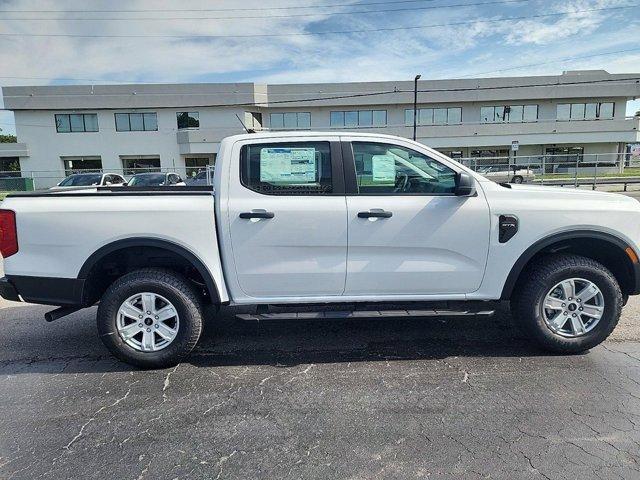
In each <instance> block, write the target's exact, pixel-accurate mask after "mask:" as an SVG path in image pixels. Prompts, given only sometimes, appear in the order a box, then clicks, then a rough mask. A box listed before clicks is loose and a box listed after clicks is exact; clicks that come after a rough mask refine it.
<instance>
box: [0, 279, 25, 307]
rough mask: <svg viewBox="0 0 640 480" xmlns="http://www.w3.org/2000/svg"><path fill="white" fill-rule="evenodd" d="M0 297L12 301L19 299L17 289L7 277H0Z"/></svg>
mask: <svg viewBox="0 0 640 480" xmlns="http://www.w3.org/2000/svg"><path fill="white" fill-rule="evenodd" d="M0 297H2V298H4V299H5V300H11V301H12V302H19V301H20V296H19V295H18V290H16V287H14V286H13V284H12V283H11V282H10V281H9V279H8V278H7V277H2V278H0Z"/></svg>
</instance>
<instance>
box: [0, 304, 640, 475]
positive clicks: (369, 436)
mask: <svg viewBox="0 0 640 480" xmlns="http://www.w3.org/2000/svg"><path fill="white" fill-rule="evenodd" d="M1 306H2V307H3V308H1V309H0V325H1V326H2V328H1V329H0V412H2V415H1V416H0V478H3V479H10V478H11V479H23V478H28V479H33V478H51V479H60V478H131V479H144V478H149V479H156V478H170V479H173V478H208V479H211V478H213V479H223V478H351V479H378V478H379V479H382V478H394V479H396V478H425V477H429V478H437V479H454V478H455V479H458V478H465V479H467V478H493V479H544V478H547V479H563V478H566V479H575V478H581V479H589V478H606V479H609V478H611V479H614V478H624V479H629V478H640V327H639V326H638V323H639V322H638V320H639V312H640V299H636V298H632V299H631V301H630V303H629V305H628V306H627V307H626V308H625V311H624V316H623V320H622V322H621V325H620V326H619V327H618V329H617V330H616V332H614V335H613V336H612V338H611V339H610V340H609V341H607V342H606V343H605V344H603V345H602V346H600V347H598V348H595V349H594V350H592V351H591V352H589V353H587V354H584V355H576V356H557V355H548V354H544V353H542V352H540V351H538V350H536V349H535V348H533V347H532V346H531V345H529V344H528V343H527V342H526V341H525V339H524V338H523V337H522V335H521V334H520V332H519V331H518V330H517V328H515V327H514V326H513V325H512V320H511V317H510V315H509V313H508V310H507V309H500V310H499V311H498V313H497V314H496V315H495V316H494V317H492V318H489V319H484V318H477V319H476V318H446V319H445V318H401V319H394V318H381V319H380V318H376V319H373V318H370V319H367V318H358V319H349V320H321V321H309V320H305V321H297V322H295V321H264V322H261V323H247V322H242V321H239V320H234V319H233V315H232V314H233V312H232V311H230V310H225V311H224V314H223V315H222V316H221V318H220V320H219V322H218V323H217V324H216V325H211V326H209V327H208V329H207V331H206V332H205V335H204V337H203V339H202V340H201V342H200V344H199V346H198V348H197V350H196V351H195V352H194V354H193V355H192V356H191V357H190V358H189V360H188V361H187V362H185V363H182V364H180V365H179V366H178V367H176V368H173V369H167V370H158V371H138V370H136V369H133V368H131V367H129V366H127V365H125V364H122V363H119V362H118V361H117V360H115V359H113V358H112V357H111V356H110V355H109V354H108V352H107V351H106V350H105V348H104V347H103V346H102V344H101V343H100V341H99V340H98V338H97V336H96V330H95V323H94V315H95V309H87V310H84V311H80V312H77V313H75V314H73V315H71V316H70V317H68V318H65V319H62V320H59V321H57V322H54V323H53V324H46V323H45V322H44V320H43V319H42V315H43V314H44V312H46V311H47V310H49V309H50V307H44V306H35V305H20V304H16V303H11V302H4V303H2V304H1Z"/></svg>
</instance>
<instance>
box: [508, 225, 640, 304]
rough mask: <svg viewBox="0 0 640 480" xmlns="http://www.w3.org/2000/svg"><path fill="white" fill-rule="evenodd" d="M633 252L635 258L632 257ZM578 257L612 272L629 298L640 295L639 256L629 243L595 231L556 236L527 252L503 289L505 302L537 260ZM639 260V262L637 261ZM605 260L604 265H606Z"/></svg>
mask: <svg viewBox="0 0 640 480" xmlns="http://www.w3.org/2000/svg"><path fill="white" fill-rule="evenodd" d="M595 245H598V246H604V247H606V249H604V250H602V251H593V252H591V251H585V247H588V246H592V247H593V246H595ZM628 249H631V252H632V253H631V254H630V253H628ZM563 252H567V253H578V254H580V255H583V256H585V257H589V258H592V259H594V260H597V261H600V262H601V263H603V264H604V265H605V266H606V267H607V268H609V269H610V270H611V271H612V273H613V274H614V276H615V277H616V279H617V280H618V282H619V283H620V287H621V288H622V290H623V292H624V293H626V294H628V295H635V294H638V293H640V264H639V263H638V254H637V252H636V251H635V249H634V248H633V247H632V246H630V245H629V243H628V242H626V241H625V240H623V239H621V238H620V237H617V236H615V235H613V234H610V233H606V232H601V231H595V230H573V231H566V232H560V233H555V234H553V235H549V236H548V237H544V238H542V239H540V240H538V241H537V242H536V243H534V244H533V245H531V246H530V247H529V248H527V249H526V250H525V251H524V252H523V253H522V254H521V255H520V257H519V258H518V260H516V262H515V263H514V264H513V266H512V267H511V270H510V272H509V275H508V276H507V279H506V281H505V283H504V286H503V288H502V294H501V295H500V299H501V300H508V299H509V298H511V294H512V293H513V290H514V288H515V287H516V285H517V283H518V280H519V278H520V275H521V274H522V272H523V271H524V270H525V269H526V268H527V266H528V265H529V264H530V263H531V261H532V260H534V258H536V257H537V256H539V255H543V254H545V253H563ZM632 257H633V258H635V261H634V260H633V258H632ZM603 260H604V261H603Z"/></svg>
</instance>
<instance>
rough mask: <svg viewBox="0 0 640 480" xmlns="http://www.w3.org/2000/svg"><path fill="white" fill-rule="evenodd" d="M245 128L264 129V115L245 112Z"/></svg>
mask: <svg viewBox="0 0 640 480" xmlns="http://www.w3.org/2000/svg"><path fill="white" fill-rule="evenodd" d="M244 126H245V127H247V128H250V129H253V130H259V129H261V128H262V113H260V112H244Z"/></svg>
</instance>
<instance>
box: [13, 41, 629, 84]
mask: <svg viewBox="0 0 640 480" xmlns="http://www.w3.org/2000/svg"><path fill="white" fill-rule="evenodd" d="M638 51H640V48H628V49H625V50H616V51H614V52H603V53H594V54H590V55H580V56H577V57H566V58H558V59H556V60H550V61H548V62H540V63H529V64H525V65H517V66H515V67H507V68H500V69H498V70H488V71H484V72H476V73H471V74H469V75H463V78H466V77H475V76H477V75H487V74H489V73H500V72H508V71H510V70H520V69H522V68H529V67H540V66H543V65H551V64H554V63H558V62H572V61H574V60H583V59H585V58H594V57H604V56H606V55H617V54H620V53H629V52H638ZM0 78H2V77H0Z"/></svg>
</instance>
